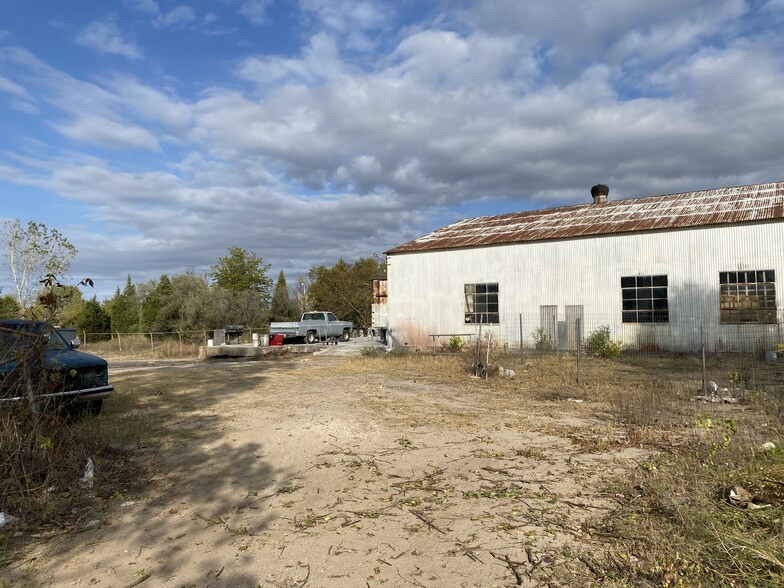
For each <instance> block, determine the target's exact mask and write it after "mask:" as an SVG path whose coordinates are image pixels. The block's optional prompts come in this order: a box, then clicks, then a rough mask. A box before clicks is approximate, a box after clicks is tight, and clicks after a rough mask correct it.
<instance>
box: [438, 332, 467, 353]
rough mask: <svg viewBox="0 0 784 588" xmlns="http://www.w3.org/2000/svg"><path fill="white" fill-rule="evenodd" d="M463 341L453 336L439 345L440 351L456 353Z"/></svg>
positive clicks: (461, 346)
mask: <svg viewBox="0 0 784 588" xmlns="http://www.w3.org/2000/svg"><path fill="white" fill-rule="evenodd" d="M463 345H464V344H463V340H462V339H461V338H460V337H458V336H457V335H455V336H454V337H450V338H449V341H447V342H445V343H442V344H441V349H443V350H444V351H449V352H450V353H457V352H458V351H460V350H461V349H462V348H463Z"/></svg>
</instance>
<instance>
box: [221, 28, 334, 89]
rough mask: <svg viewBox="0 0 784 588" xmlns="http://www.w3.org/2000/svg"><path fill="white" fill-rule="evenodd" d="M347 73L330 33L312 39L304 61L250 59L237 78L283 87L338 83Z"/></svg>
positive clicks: (269, 58)
mask: <svg viewBox="0 0 784 588" xmlns="http://www.w3.org/2000/svg"><path fill="white" fill-rule="evenodd" d="M345 69H346V65H345V64H344V63H343V61H341V59H340V57H339V55H338V49H337V46H336V45H335V40H334V39H333V38H332V37H330V36H329V35H327V34H326V33H319V34H317V35H315V36H313V37H312V38H311V39H310V43H309V45H308V47H307V48H306V49H305V50H304V51H303V55H302V57H301V58H286V57H278V56H264V57H249V58H247V59H246V60H244V61H243V63H242V64H241V65H240V67H239V68H238V70H237V74H238V75H239V76H240V77H242V78H245V79H246V80H249V81H252V82H255V83H256V84H258V85H259V86H271V85H276V84H280V83H286V84H288V83H300V84H306V85H311V84H315V83H318V82H322V81H323V80H327V79H334V78H336V77H338V76H340V75H342V74H343V73H344V70H345Z"/></svg>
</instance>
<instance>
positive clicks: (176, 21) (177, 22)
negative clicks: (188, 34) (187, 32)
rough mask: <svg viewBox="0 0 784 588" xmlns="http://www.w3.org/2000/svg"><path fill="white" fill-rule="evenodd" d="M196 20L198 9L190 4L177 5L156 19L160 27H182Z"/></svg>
mask: <svg viewBox="0 0 784 588" xmlns="http://www.w3.org/2000/svg"><path fill="white" fill-rule="evenodd" d="M195 20H196V11H195V10H194V9H193V8H191V7H190V6H184V5H181V6H177V7H175V8H172V9H171V10H169V11H168V12H166V13H165V14H161V15H160V16H159V17H158V18H157V19H156V20H155V26H157V27H160V28H175V29H177V28H182V27H184V26H186V25H189V24H190V23H192V22H193V21H195Z"/></svg>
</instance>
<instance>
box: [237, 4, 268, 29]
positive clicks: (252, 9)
mask: <svg viewBox="0 0 784 588" xmlns="http://www.w3.org/2000/svg"><path fill="white" fill-rule="evenodd" d="M271 2H272V0H244V1H243V2H242V4H241V5H240V8H239V11H238V12H239V13H240V14H241V15H242V16H244V17H245V18H247V19H248V20H249V21H250V22H251V23H253V24H255V25H260V24H264V23H265V22H267V7H268V6H269V5H270V4H271Z"/></svg>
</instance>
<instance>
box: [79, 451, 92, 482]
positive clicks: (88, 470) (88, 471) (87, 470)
mask: <svg viewBox="0 0 784 588" xmlns="http://www.w3.org/2000/svg"><path fill="white" fill-rule="evenodd" d="M93 478H95V465H93V460H92V458H88V459H87V465H85V466H84V475H83V476H82V479H81V480H79V486H80V487H81V488H92V487H93Z"/></svg>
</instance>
